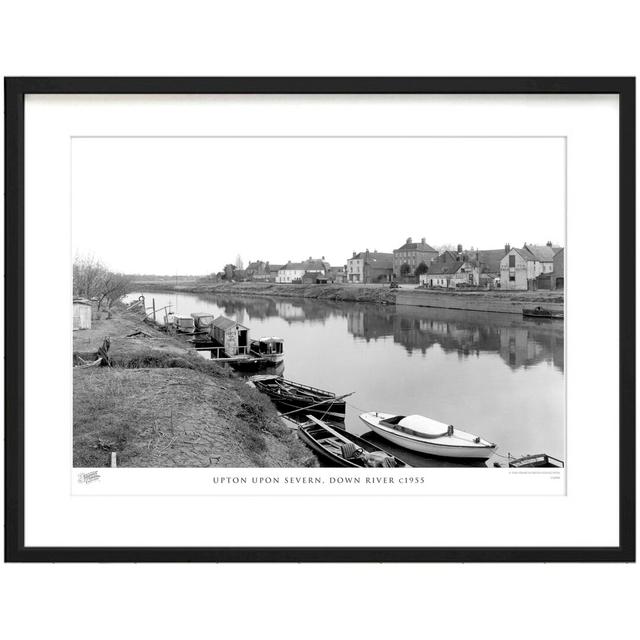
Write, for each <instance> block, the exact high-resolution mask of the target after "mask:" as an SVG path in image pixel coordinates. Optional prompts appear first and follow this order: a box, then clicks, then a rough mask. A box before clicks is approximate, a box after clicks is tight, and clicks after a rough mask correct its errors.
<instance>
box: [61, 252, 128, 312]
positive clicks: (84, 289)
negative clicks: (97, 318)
mask: <svg viewBox="0 0 640 640" xmlns="http://www.w3.org/2000/svg"><path fill="white" fill-rule="evenodd" d="M130 288H131V281H130V279H129V278H128V277H127V276H125V275H124V274H122V273H113V272H112V271H109V269H107V267H106V266H105V265H104V264H102V262H100V261H99V260H96V259H95V258H94V257H93V256H76V259H75V260H74V263H73V295H74V296H79V297H83V298H88V299H89V300H97V301H98V311H100V307H101V306H102V304H103V303H106V304H107V308H109V309H110V308H111V307H112V306H113V304H114V303H115V302H116V301H117V300H119V299H120V298H122V297H123V296H125V295H126V294H127V293H129V291H130Z"/></svg>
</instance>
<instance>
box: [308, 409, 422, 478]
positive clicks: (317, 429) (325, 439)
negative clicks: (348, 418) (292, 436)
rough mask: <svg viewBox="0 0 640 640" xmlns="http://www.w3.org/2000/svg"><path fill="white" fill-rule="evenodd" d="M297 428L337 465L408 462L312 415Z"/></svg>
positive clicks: (399, 463) (376, 464) (325, 456)
mask: <svg viewBox="0 0 640 640" xmlns="http://www.w3.org/2000/svg"><path fill="white" fill-rule="evenodd" d="M307 417H308V419H309V421H308V422H306V423H305V424H302V425H300V426H299V427H298V436H299V437H300V439H301V440H302V441H303V442H304V443H305V444H306V445H307V446H309V447H310V448H311V449H313V450H314V451H315V452H316V453H317V454H318V455H319V456H321V457H322V458H324V459H325V460H326V461H328V462H330V463H332V464H333V465H334V466H337V467H361V468H372V467H383V468H385V467H386V468H398V467H408V466H409V465H408V464H407V463H406V462H404V461H402V460H400V459H399V458H397V457H396V456H394V455H392V454H390V453H388V452H387V451H385V450H384V449H381V448H380V447H377V446H376V445H374V444H372V443H371V442H367V441H366V440H364V439H363V438H360V437H358V436H355V435H353V434H352V433H349V432H348V431H345V430H344V429H340V428H338V427H335V426H333V425H329V424H327V423H326V422H324V421H323V420H319V419H318V418H315V417H314V416H312V415H308V416H307Z"/></svg>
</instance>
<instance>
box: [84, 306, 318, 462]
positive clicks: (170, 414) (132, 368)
mask: <svg viewBox="0 0 640 640" xmlns="http://www.w3.org/2000/svg"><path fill="white" fill-rule="evenodd" d="M102 315H103V316H106V314H104V313H103V314H102ZM105 336H109V338H110V340H111V346H110V349H109V355H110V357H111V359H112V362H113V366H112V367H89V368H78V367H75V368H74V370H73V378H74V379H73V384H74V387H73V389H74V392H73V464H74V467H104V466H108V465H109V464H110V460H111V452H115V453H116V454H117V464H118V466H122V467H304V466H315V465H316V464H317V462H316V461H315V458H314V457H313V456H312V455H310V453H309V451H308V449H306V447H305V446H304V445H303V444H302V443H301V442H300V441H299V440H298V438H297V436H296V435H295V433H294V432H292V431H291V430H290V429H288V428H287V427H285V426H284V425H283V424H282V421H281V419H280V418H278V415H277V412H276V410H275V408H274V407H273V405H272V404H271V402H270V401H269V400H268V399H267V398H266V397H265V396H263V395H262V394H261V393H259V392H258V391H256V390H255V389H252V388H250V387H249V386H247V385H246V384H245V382H244V380H242V379H241V378H238V377H236V376H235V374H234V373H233V372H231V371H229V370H227V369H226V368H224V367H223V366H221V365H219V364H217V363H215V362H210V361H207V360H205V359H204V358H202V357H200V356H199V355H198V354H196V353H195V352H194V351H192V350H189V349H187V348H185V347H184V344H183V343H180V342H179V341H178V340H176V339H174V338H172V337H171V336H169V335H168V334H166V333H164V332H162V331H159V330H157V329H155V328H153V327H151V326H149V325H148V324H146V323H144V322H143V321H142V318H141V316H140V315H136V314H135V313H133V312H130V311H126V310H125V309H124V308H119V309H117V310H115V311H114V312H113V314H112V318H111V319H107V318H106V317H103V318H101V319H97V320H93V323H92V328H91V329H88V330H82V331H74V333H73V351H74V356H75V357H74V360H77V358H78V356H79V357H81V358H83V360H92V359H94V357H95V356H94V354H95V352H96V351H97V349H98V347H99V346H100V345H101V344H102V341H103V340H104V338H105Z"/></svg>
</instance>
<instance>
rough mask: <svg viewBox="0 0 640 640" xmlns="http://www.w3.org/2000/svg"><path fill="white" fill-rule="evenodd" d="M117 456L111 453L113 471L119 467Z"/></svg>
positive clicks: (113, 452)
mask: <svg viewBox="0 0 640 640" xmlns="http://www.w3.org/2000/svg"><path fill="white" fill-rule="evenodd" d="M117 456H118V454H117V453H116V452H115V451H112V452H111V467H112V468H113V469H115V468H116V467H117V466H118V462H117Z"/></svg>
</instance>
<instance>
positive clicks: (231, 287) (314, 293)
mask: <svg viewBox="0 0 640 640" xmlns="http://www.w3.org/2000/svg"><path fill="white" fill-rule="evenodd" d="M134 286H136V287H139V288H140V290H144V287H143V285H142V283H138V282H136V283H134ZM151 290H153V291H155V290H158V289H151ZM162 290H163V291H184V292H186V293H232V294H235V295H245V296H275V297H280V298H312V299H313V298H315V299H317V300H338V301H340V300H344V301H349V302H373V303H384V304H395V300H396V294H395V289H389V287H388V286H381V285H353V284H275V283H270V282H232V283H230V282H207V281H206V280H205V281H200V282H198V283H195V284H193V285H177V286H171V287H164V288H163V289H162Z"/></svg>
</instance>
